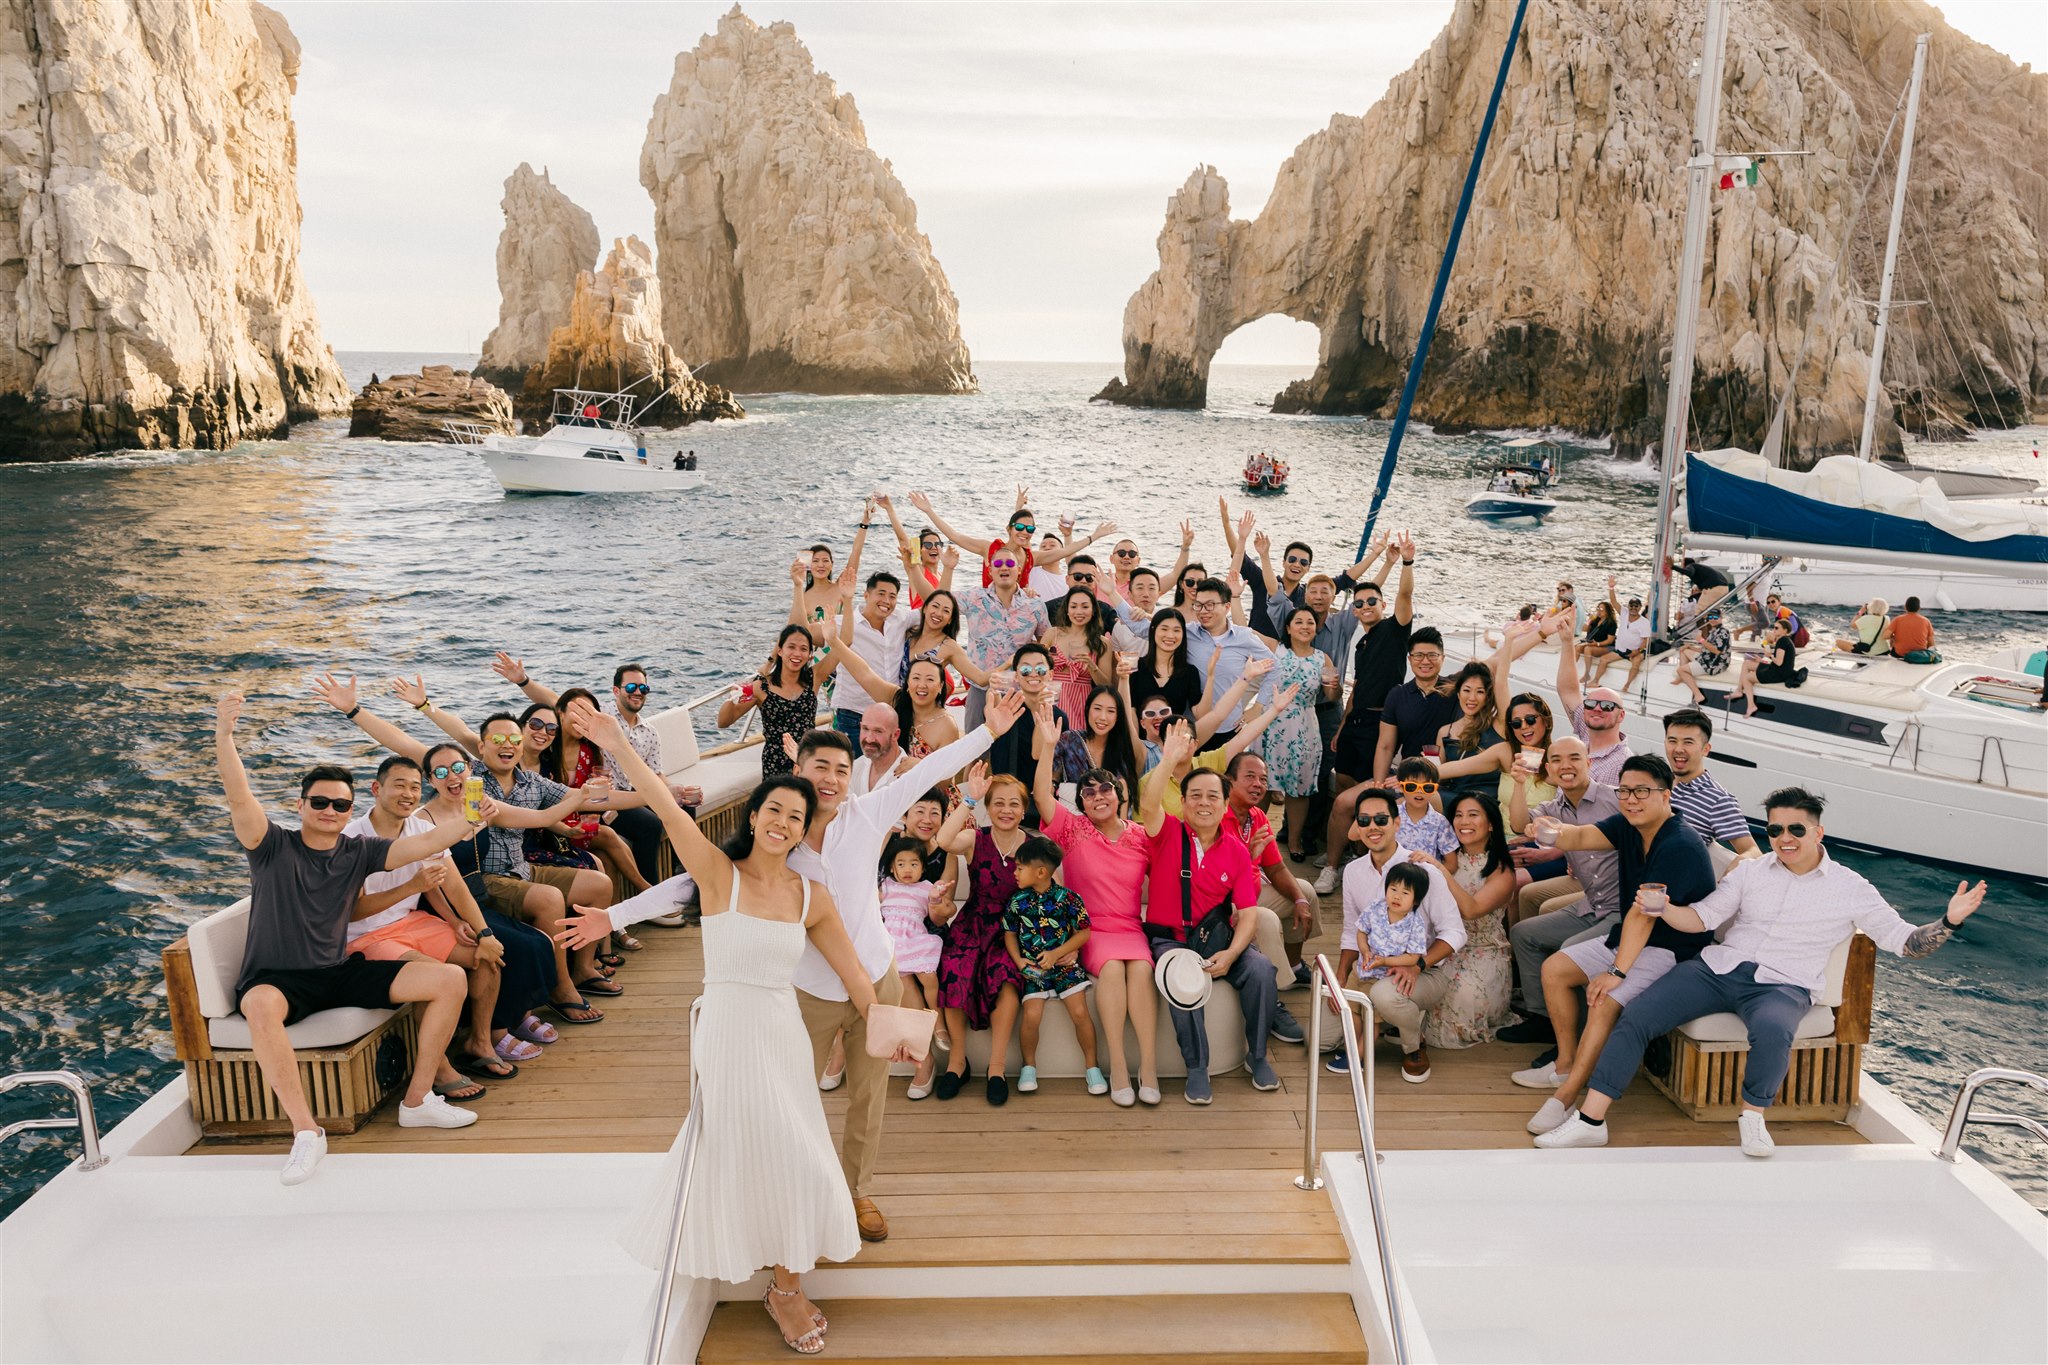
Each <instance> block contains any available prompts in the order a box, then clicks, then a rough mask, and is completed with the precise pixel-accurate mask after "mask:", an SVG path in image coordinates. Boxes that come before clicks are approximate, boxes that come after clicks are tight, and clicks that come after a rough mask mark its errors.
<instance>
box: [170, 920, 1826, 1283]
mask: <svg viewBox="0 0 2048 1365" xmlns="http://www.w3.org/2000/svg"><path fill="white" fill-rule="evenodd" d="M641 937H642V939H643V941H644V942H646V944H647V948H646V950H645V951H643V952H640V953H637V954H633V955H631V956H629V957H628V958H627V961H626V965H625V966H624V968H623V969H621V971H620V973H619V980H620V981H621V983H622V984H624V985H625V987H626V990H627V994H625V995H624V996H621V997H619V998H617V999H613V1000H606V1001H602V1002H599V1003H601V1005H602V1007H603V1009H604V1010H605V1012H606V1015H607V1018H606V1020H605V1021H604V1022H603V1023H601V1024H596V1025H592V1026H589V1027H584V1028H571V1027H563V1028H562V1029H561V1032H562V1034H563V1038H562V1041H561V1042H559V1043H557V1044H555V1045H554V1046H552V1047H550V1048H549V1049H548V1050H547V1053H546V1055H545V1056H543V1057H542V1058H540V1059H538V1060H537V1061H534V1062H532V1063H529V1064H527V1065H526V1067H525V1068H524V1069H523V1070H522V1071H521V1074H520V1075H519V1076H518V1077H517V1078H516V1079H514V1080H511V1081H508V1082H502V1083H497V1084H493V1085H491V1087H490V1093H489V1094H488V1095H486V1096H485V1097H484V1098H483V1099H482V1100H481V1101H479V1102H477V1104H476V1106H475V1107H476V1109H477V1112H478V1113H479V1114H480V1116H481V1121H480V1122H478V1123H476V1124H474V1125H472V1126H471V1127H468V1128H464V1129H460V1130H457V1131H454V1132H438V1131H434V1132H420V1131H417V1130H411V1129H402V1128H400V1127H399V1126H398V1122H397V1108H396V1105H394V1104H386V1105H385V1106H384V1107H383V1109H381V1110H380V1111H379V1112H378V1113H377V1114H376V1115H375V1117H374V1118H373V1119H372V1120H371V1122H370V1123H368V1124H367V1125H365V1127H364V1128H363V1129H362V1131H360V1132H358V1133H356V1134H354V1135H351V1136H347V1137H334V1138H332V1139H331V1147H332V1150H334V1151H337V1152H451V1151H462V1152H505V1151H517V1152H617V1151H648V1152H652V1151H661V1150H664V1149H666V1148H667V1146H668V1145H669V1143H670V1142H671V1141H672V1140H673V1139H674V1137H675V1134H676V1131H677V1129H678V1128H679V1126H680V1125H681V1123H682V1120H683V1116H684V1113H685V1111H686V1110H687V1107H688V1103H689V1095H688V1089H689V1038H688V1025H687V1021H688V1018H689V1006H690V1002H691V1001H692V1000H693V999H694V998H695V997H696V995H697V992H698V983H699V981H700V979H701V976H702V966H703V959H702V951H701V939H700V938H699V936H698V933H697V931H696V930H695V929H663V928H658V927H653V926H648V927H646V928H644V929H643V930H642V931H641ZM1311 946H1312V947H1320V948H1324V949H1326V950H1328V951H1331V952H1334V951H1335V948H1334V940H1333V939H1331V938H1329V937H1327V936H1326V938H1325V939H1324V940H1321V941H1319V942H1318V943H1317V944H1313V945H1311ZM1284 998H1285V999H1286V1000H1287V1001H1289V1002H1290V1004H1291V1006H1292V1007H1293V1008H1295V1010H1296V1012H1297V1013H1301V1012H1302V1011H1303V1010H1304V1009H1305V1007H1306V1004H1307V1001H1308V998H1309V997H1308V993H1307V992H1306V991H1295V992H1290V993H1289V994H1287V995H1286V996H1285V997H1284ZM1538 1050H1539V1049H1537V1048H1536V1047H1534V1046H1528V1045H1524V1046H1510V1045H1507V1044H1492V1045H1488V1046H1485V1047H1479V1048H1473V1049H1470V1050H1468V1051H1464V1052H1448V1051H1443V1050H1436V1051H1433V1052H1432V1053H1431V1062H1432V1065H1433V1067H1434V1069H1435V1074H1434V1076H1433V1077H1432V1078H1431V1079H1430V1080H1429V1082H1427V1083H1426V1084H1424V1085H1419V1086H1417V1085H1407V1084H1404V1083H1403V1082H1402V1081H1401V1079H1400V1068H1399V1064H1398V1059H1397V1056H1396V1054H1395V1052H1394V1050H1393V1049H1392V1047H1391V1046H1390V1045H1383V1046H1382V1048H1381V1050H1380V1055H1379V1089H1378V1101H1379V1121H1378V1128H1377V1139H1378V1141H1379V1144H1380V1146H1381V1147H1382V1148H1383V1149H1384V1150H1389V1151H1395V1150H1403V1149H1414V1148H1438V1149H1442V1148H1464V1149H1475V1148H1520V1147H1524V1146H1526V1145H1527V1144H1528V1142H1529V1135H1528V1133H1527V1132H1526V1131H1524V1129H1523V1124H1524V1123H1525V1122H1526V1121H1527V1119H1528V1117H1529V1115H1530V1114H1531V1113H1532V1112H1534V1110H1535V1108H1536V1106H1537V1104H1538V1103H1540V1102H1541V1098H1542V1097H1541V1096H1540V1095H1538V1094H1536V1093H1535V1092H1533V1091H1528V1090H1522V1089H1518V1088H1517V1087H1515V1086H1514V1085H1513V1084H1511V1083H1510V1082H1509V1080H1508V1073H1509V1072H1510V1071H1511V1070H1514V1069H1515V1068H1517V1067H1520V1066H1524V1065H1527V1063H1528V1061H1529V1060H1530V1059H1531V1058H1533V1057H1534V1055H1535V1054H1536V1052H1537V1051H1538ZM1271 1055H1272V1058H1273V1062H1274V1065H1275V1068H1276V1069H1277V1070H1278V1071H1279V1073H1280V1076H1281V1082H1282V1088H1281V1090H1280V1091H1278V1092H1277V1093H1271V1094H1261V1093H1259V1092H1257V1091H1255V1090H1253V1089H1252V1088H1251V1079H1250V1077H1249V1076H1248V1075H1246V1074H1245V1073H1244V1072H1242V1071H1239V1072H1237V1073H1234V1074H1231V1075H1226V1076H1219V1077H1217V1078H1216V1080H1215V1089H1216V1099H1215V1103H1214V1104H1213V1105H1211V1106H1209V1107H1208V1108H1205V1109H1203V1108H1195V1107H1193V1106H1190V1105H1188V1104H1186V1103H1184V1102H1183V1101H1182V1100H1181V1098H1180V1093H1179V1085H1178V1082H1177V1081H1174V1080H1172V1079H1169V1080H1167V1081H1166V1083H1165V1087H1164V1088H1165V1091H1166V1101H1165V1103H1163V1104H1161V1105H1160V1106H1159V1107H1158V1108H1156V1109H1155V1108H1146V1107H1144V1106H1139V1107H1137V1108H1134V1109H1119V1108H1116V1107H1115V1106H1113V1105H1111V1104H1110V1103H1109V1101H1108V1100H1107V1099H1106V1098H1097V1097H1094V1096H1090V1095H1089V1094H1087V1092H1086V1090H1085V1089H1084V1088H1083V1086H1082V1083H1081V1082H1080V1081H1079V1080H1046V1081H1044V1082H1043V1083H1042V1088H1041V1089H1040V1091H1039V1092H1038V1093H1037V1094H1035V1095H1022V1094H1018V1093H1016V1092H1015V1091H1014V1089H1013V1091H1012V1094H1011V1098H1010V1102H1009V1103H1008V1104H1007V1105H1005V1106H1003V1107H1001V1108H993V1107H991V1106H990V1105H989V1104H988V1103H987V1102H986V1101H985V1100H984V1099H983V1098H982V1087H981V1081H980V1080H979V1078H978V1077H977V1079H976V1080H975V1081H973V1082H971V1083H970V1084H969V1086H968V1088H967V1089H966V1090H965V1091H963V1092H962V1094H961V1095H960V1097H959V1098H958V1099H955V1100H952V1101H950V1102H941V1101H939V1100H938V1099H936V1098H932V1099H926V1100H923V1101H920V1102H918V1103H911V1102H910V1101H909V1100H908V1099H906V1098H905V1096H904V1089H905V1086H906V1084H907V1082H905V1081H903V1080H901V1079H898V1080H896V1081H894V1082H893V1083H892V1090H893V1094H892V1097H891V1099H890V1101H889V1108H888V1118H887V1126H886V1128H885V1136H884V1140H883V1145H882V1154H881V1167H880V1172H879V1174H878V1177H877V1181H876V1190H875V1197H876V1201H877V1202H878V1203H879V1204H880V1205H881V1206H882V1208H883V1210H884V1212H885V1213H886V1214H887V1215H888V1217H889V1220H890V1226H891V1233H892V1235H891V1236H890V1238H889V1240H888V1241H887V1242H884V1243H881V1244H879V1245H875V1246H870V1247H868V1248H866V1249H865V1251H864V1252H863V1255H862V1263H863V1264H865V1265H876V1266H887V1265H935V1264H936V1265H977V1264H981V1265H986V1264H1005V1265H1015V1264H1027V1263H1060V1264H1073V1263H1076V1262H1081V1263H1110V1262H1185V1261H1194V1260H1206V1261H1213V1260H1216V1259H1218V1251H1217V1248H1218V1246H1219V1245H1227V1246H1228V1248H1229V1254H1228V1256H1227V1259H1231V1260H1256V1261H1268V1262H1273V1261H1279V1262H1317V1261H1323V1262H1327V1261H1342V1260H1344V1259H1346V1256H1345V1249H1344V1243H1343V1239H1342V1237H1341V1236H1340V1235H1339V1233H1338V1229H1337V1224H1336V1220H1335V1218H1334V1216H1333V1214H1332V1212H1331V1210H1330V1207H1329V1204H1328V1203H1327V1201H1325V1200H1322V1199H1318V1198H1309V1197H1306V1196H1304V1195H1302V1194H1301V1193H1300V1192H1299V1191H1297V1190H1296V1189H1295V1188H1294V1187H1293V1185H1292V1184H1291V1183H1290V1180H1291V1177H1292V1176H1293V1175H1294V1174H1297V1173H1298V1172H1299V1170H1300V1165H1301V1150H1302V1122H1303V1114H1304V1103H1303V1100H1304V1097H1305V1095H1306V1085H1307V1074H1308V1073H1307V1065H1308V1060H1307V1048H1306V1047H1298V1046H1288V1045H1286V1044H1279V1043H1276V1044H1274V1045H1273V1047H1272V1053H1271ZM1322 1079H1323V1082H1324V1084H1323V1086H1322V1089H1321V1102H1320V1105H1319V1108H1320V1110H1321V1131H1322V1135H1323V1136H1322V1139H1321V1141H1322V1145H1323V1146H1324V1147H1325V1148H1326V1149H1343V1148H1346V1147H1355V1146H1356V1143H1357V1139H1356V1136H1355V1127H1354V1125H1355V1120H1354V1118H1353V1110H1352V1104H1351V1094H1350V1088H1349V1084H1348V1082H1346V1081H1345V1080H1344V1078H1342V1077H1337V1076H1330V1075H1328V1074H1325V1075H1324V1076H1323V1078H1322ZM824 1102H825V1109H826V1113H827V1115H828V1117H829V1118H830V1119H831V1122H832V1126H833V1129H834V1131H835V1133H836V1131H837V1129H838V1127H839V1122H840V1119H841V1116H842V1114H843V1112H844V1108H845V1102H844V1099H843V1098H842V1096H841V1095H839V1094H827V1095H825V1097H824ZM1773 1134H1774V1136H1776V1138H1777V1140H1778V1141H1779V1142H1780V1143H1781V1144H1784V1145H1788V1146H1796V1145H1803V1144H1809V1143H1853V1142H1860V1141H1862V1139H1861V1138H1860V1137H1859V1136H1858V1135H1857V1134H1856V1133H1855V1131H1854V1130H1852V1129H1850V1128H1848V1127H1845V1126H1843V1125H1840V1124H1833V1123H1788V1124H1780V1125H1778V1126H1777V1127H1775V1128H1774V1129H1773ZM1613 1140H1614V1142H1615V1144H1616V1145H1619V1146H1712V1145H1726V1144H1729V1143H1732V1142H1733V1141H1734V1131H1733V1125H1732V1124H1719V1123H1715V1124H1700V1123H1694V1122H1692V1121H1691V1120H1689V1119H1687V1118H1686V1117H1685V1116H1684V1115H1683V1114H1681V1113H1680V1112H1679V1111H1678V1110H1677V1109H1676V1108H1674V1107H1673V1106H1672V1105H1671V1103H1670V1102H1669V1101H1668V1100H1666V1099H1664V1098H1663V1097H1662V1096H1661V1095H1659V1094H1658V1093H1657V1092H1656V1091H1655V1090H1653V1089H1652V1088H1651V1087H1650V1085H1649V1084H1648V1082H1646V1081H1644V1080H1641V1079H1638V1080H1637V1081H1636V1083H1635V1084H1634V1085H1633V1086H1632V1087H1631V1088H1630V1090H1629V1092H1628V1094H1627V1096H1626V1097H1625V1100H1624V1102H1623V1103H1622V1104H1621V1105H1620V1106H1619V1107H1618V1108H1617V1109H1616V1111H1615V1122H1614V1139H1613ZM284 1146H285V1144H284V1143H283V1142H281V1141H270V1142H266V1143H261V1144H254V1145H252V1144H246V1143H242V1144H233V1145H229V1144H212V1143H208V1144H202V1147H201V1148H198V1149H195V1150H238V1151H248V1150H277V1151H282V1150H284ZM1134 1215H1135V1216H1134ZM1205 1234H1207V1235H1205Z"/></svg>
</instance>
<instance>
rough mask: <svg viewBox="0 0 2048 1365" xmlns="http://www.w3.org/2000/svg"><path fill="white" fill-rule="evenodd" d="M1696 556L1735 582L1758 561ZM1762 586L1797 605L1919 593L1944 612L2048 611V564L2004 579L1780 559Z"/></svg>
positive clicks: (1846, 603) (1849, 603)
mask: <svg viewBox="0 0 2048 1365" xmlns="http://www.w3.org/2000/svg"><path fill="white" fill-rule="evenodd" d="M1696 558H1698V559H1699V560H1700V561H1701V562H1702V563H1707V564H1712V565H1713V566H1714V567H1716V568H1718V569H1720V570H1721V571H1722V572H1724V573H1726V574H1727V575H1728V576H1729V577H1731V578H1734V579H1736V580H1738V581H1740V580H1741V579H1742V578H1743V577H1744V576H1745V575H1747V574H1750V573H1754V572H1755V571H1756V568H1757V565H1758V564H1759V563H1761V562H1762V561H1761V560H1760V559H1759V558H1758V557H1757V556H1755V555H1735V554H1725V553H1700V554H1698V555H1697V556H1696ZM1765 586H1766V587H1767V588H1769V589H1773V590H1775V591H1777V592H1778V593H1779V594H1780V595H1781V596H1782V597H1784V599H1785V600H1786V601H1787V602H1791V603H1793V604H1795V605H1798V606H1809V607H1860V606H1862V605H1863V604H1864V603H1866V602H1868V601H1869V600H1870V599H1871V598H1873V597H1881V598H1883V599H1884V600H1885V601H1887V602H1889V603H1891V605H1892V606H1893V607H1895V608H1896V607H1897V606H1898V605H1899V604H1900V603H1902V602H1904V601H1905V600H1906V599H1907V598H1908V597H1917V598H1919V599H1920V601H1921V604H1922V605H1923V606H1927V607H1938V608H1939V609H1941V610H1942V611H2038V612H2048V569H2044V570H2043V572H2042V574H2041V575H2040V576H2039V577H2035V578H2006V577H1999V576H1997V575H1993V574H1975V573H1957V572H1955V571H1953V570H1944V569H1932V568H1913V567H1907V566H1900V567H1897V568H1888V567H1881V566H1877V565H1867V564H1846V563H1842V562H1840V561H1838V560H1827V559H1786V560H1781V561H1780V562H1779V564H1778V567H1777V569H1776V570H1775V571H1774V572H1773V573H1772V575H1771V578H1770V580H1769V582H1768V583H1767V584H1766V585H1765ZM1760 595H1761V594H1760Z"/></svg>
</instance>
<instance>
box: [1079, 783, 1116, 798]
mask: <svg viewBox="0 0 2048 1365" xmlns="http://www.w3.org/2000/svg"><path fill="white" fill-rule="evenodd" d="M1104 792H1108V793H1110V794H1112V795H1114V794H1115V792H1116V784H1115V783H1114V782H1083V783H1082V784H1081V798H1082V799H1083V800H1086V799H1087V798H1089V797H1091V796H1101V795H1102V794H1103V793H1104Z"/></svg>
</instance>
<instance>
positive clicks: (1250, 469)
mask: <svg viewBox="0 0 2048 1365" xmlns="http://www.w3.org/2000/svg"><path fill="white" fill-rule="evenodd" d="M1286 488H1287V461H1285V460H1276V459H1274V458H1273V457H1272V456H1270V455H1268V454H1266V452H1265V451H1263V450H1262V451H1260V452H1259V453H1258V454H1256V455H1254V456H1252V458H1251V459H1249V460H1246V461H1245V465H1244V491H1245V492H1247V493H1280V492H1284V491H1285V490H1286Z"/></svg>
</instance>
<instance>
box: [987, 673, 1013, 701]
mask: <svg viewBox="0 0 2048 1365" xmlns="http://www.w3.org/2000/svg"><path fill="white" fill-rule="evenodd" d="M1016 690H1017V670H1015V669H1014V668H998V669H996V670H995V671H994V672H992V673H990V674H989V675H988V691H989V695H990V696H992V697H1000V696H1004V695H1005V694H1007V693H1011V692H1015V691H1016Z"/></svg>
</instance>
